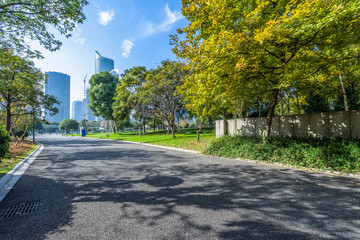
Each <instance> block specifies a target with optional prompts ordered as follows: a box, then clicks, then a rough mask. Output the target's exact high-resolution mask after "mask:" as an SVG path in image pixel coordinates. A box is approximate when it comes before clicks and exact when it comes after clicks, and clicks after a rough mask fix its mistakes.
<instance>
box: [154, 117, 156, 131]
mask: <svg viewBox="0 0 360 240" xmlns="http://www.w3.org/2000/svg"><path fill="white" fill-rule="evenodd" d="M155 124H156V118H154V133H155Z"/></svg>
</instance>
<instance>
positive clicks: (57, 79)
mask: <svg viewBox="0 0 360 240" xmlns="http://www.w3.org/2000/svg"><path fill="white" fill-rule="evenodd" d="M45 74H46V75H47V82H46V84H45V94H49V95H54V96H55V97H56V98H57V100H58V101H60V102H61V103H60V105H57V104H55V107H57V109H58V110H59V112H58V113H57V114H56V115H54V116H50V114H49V113H48V112H45V119H46V120H47V121H48V122H59V123H60V122H61V121H62V120H64V119H69V118H70V76H69V75H67V74H64V73H60V72H45Z"/></svg>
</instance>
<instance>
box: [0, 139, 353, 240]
mask: <svg viewBox="0 0 360 240" xmlns="http://www.w3.org/2000/svg"><path fill="white" fill-rule="evenodd" d="M38 140H39V141H40V142H41V143H43V144H44V145H45V148H44V150H43V151H42V152H41V154H40V155H39V156H38V158H37V159H36V160H35V161H34V162H33V164H32V165H31V166H30V167H29V169H28V170H27V171H26V172H25V174H24V175H23V176H22V177H21V178H20V180H19V181H18V182H17V184H16V185H15V187H14V188H13V189H12V190H11V191H10V192H9V194H8V195H7V196H6V197H5V199H4V200H3V201H2V202H1V203H0V209H6V208H7V207H9V206H11V205H14V204H19V203H22V202H28V201H33V200H40V201H41V204H42V205H41V206H40V208H39V209H38V211H36V212H33V213H30V214H28V215H24V216H15V217H12V218H9V219H5V220H0V239H72V240H73V239H207V240H209V239H360V211H359V210H360V191H359V187H360V179H359V178H348V177H340V176H331V175H327V174H315V173H312V172H306V171H298V170H292V169H289V168H285V167H277V166H272V165H262V164H254V163H250V162H244V161H239V160H231V159H224V158H213V157H208V156H202V155H196V154H191V153H185V152H180V151H173V150H166V149H161V148H155V147H150V146H143V145H137V144H130V143H124V142H117V141H107V140H97V139H81V138H75V137H74V138H71V137H60V136H55V135H50V136H44V137H41V138H38ZM295 201H296V202H295Z"/></svg>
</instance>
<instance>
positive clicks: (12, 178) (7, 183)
mask: <svg viewBox="0 0 360 240" xmlns="http://www.w3.org/2000/svg"><path fill="white" fill-rule="evenodd" d="M38 144H39V146H38V147H37V148H36V149H35V150H34V151H33V152H32V153H30V154H29V155H28V156H27V157H26V158H24V159H23V160H22V161H21V162H19V163H18V164H17V165H16V166H15V167H14V168H13V169H12V170H10V171H9V172H8V173H7V174H5V176H3V177H2V178H1V179H0V202H1V201H2V200H3V199H4V198H5V196H6V195H7V194H8V193H9V192H10V190H11V189H12V188H13V187H14V185H15V184H16V182H17V181H18V180H19V179H20V177H21V176H22V175H23V173H24V172H25V171H26V169H28V167H29V166H30V165H31V164H32V162H33V161H34V160H35V159H36V157H37V156H38V155H39V154H40V153H41V151H42V150H43V149H44V145H42V144H41V143H38Z"/></svg>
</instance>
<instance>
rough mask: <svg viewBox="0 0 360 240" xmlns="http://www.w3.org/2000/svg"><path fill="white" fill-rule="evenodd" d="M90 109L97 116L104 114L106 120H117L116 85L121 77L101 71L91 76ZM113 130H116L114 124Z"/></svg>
mask: <svg viewBox="0 0 360 240" xmlns="http://www.w3.org/2000/svg"><path fill="white" fill-rule="evenodd" d="M89 82H90V105H89V107H90V109H91V110H92V111H93V113H94V115H95V116H102V117H103V118H105V119H106V120H112V121H115V118H114V116H113V112H114V110H113V107H112V106H113V103H114V100H113V98H114V96H115V91H116V86H117V84H118V83H119V79H118V78H117V77H115V76H113V75H112V74H110V73H109V72H101V73H98V74H95V75H93V76H91V78H90V81H89ZM113 132H114V133H115V132H116V129H115V124H113Z"/></svg>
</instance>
